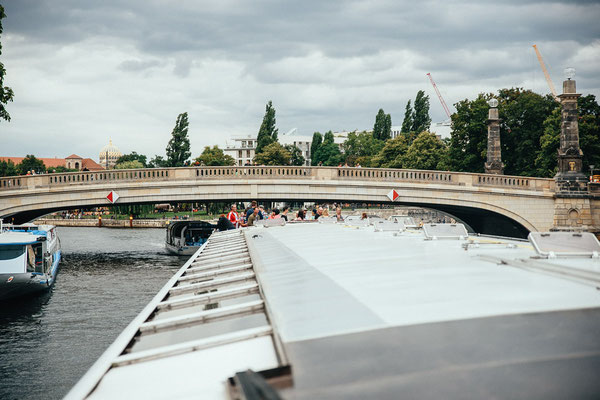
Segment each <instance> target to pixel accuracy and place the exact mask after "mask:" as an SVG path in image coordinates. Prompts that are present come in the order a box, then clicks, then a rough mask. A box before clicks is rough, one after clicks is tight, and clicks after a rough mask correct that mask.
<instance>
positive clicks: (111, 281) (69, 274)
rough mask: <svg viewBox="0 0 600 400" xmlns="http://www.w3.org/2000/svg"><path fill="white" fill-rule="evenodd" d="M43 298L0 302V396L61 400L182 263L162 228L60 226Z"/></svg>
mask: <svg viewBox="0 0 600 400" xmlns="http://www.w3.org/2000/svg"><path fill="white" fill-rule="evenodd" d="M57 229H58V234H59V237H60V240H61V244H62V250H63V257H64V259H63V261H62V262H61V267H60V272H59V274H58V279H57V281H56V283H55V285H54V286H53V287H52V288H51V290H50V291H49V292H48V293H47V294H44V295H41V296H37V297H33V298H24V299H20V300H18V301H14V302H11V303H4V304H3V303H0V399H2V400H12V399H19V400H20V399H60V398H62V397H63V396H64V395H66V394H67V392H68V391H69V389H70V388H71V387H72V386H73V385H74V384H75V383H76V382H77V381H78V380H79V378H81V376H82V375H83V374H84V373H85V372H86V371H87V370H88V369H89V367H90V366H91V365H92V364H93V363H94V362H95V361H96V359H97V358H98V357H99V356H100V355H101V354H102V353H103V352H104V350H106V348H107V347H108V346H109V345H110V344H111V343H112V342H113V341H114V340H115V338H116V337H117V336H118V335H119V333H121V331H122V330H123V329H124V328H125V327H126V326H127V324H129V322H131V320H132V319H133V318H134V317H135V316H136V315H137V314H138V313H139V312H140V311H141V310H142V309H143V308H144V306H145V305H146V304H147V303H148V302H149V301H150V300H151V299H152V298H153V297H154V295H155V294H156V293H157V292H158V290H159V289H160V288H161V287H162V286H164V284H165V283H166V282H167V281H168V280H169V278H170V277H171V276H172V275H173V274H174V273H175V272H176V271H177V270H178V269H179V268H180V267H181V266H182V265H183V264H184V263H185V261H186V258H182V257H176V256H170V255H167V253H166V252H165V249H164V237H165V230H164V229H110V228H67V227H60V228H57Z"/></svg>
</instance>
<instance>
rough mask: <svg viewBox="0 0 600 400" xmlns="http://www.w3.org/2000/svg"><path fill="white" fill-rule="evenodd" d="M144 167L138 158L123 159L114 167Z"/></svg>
mask: <svg viewBox="0 0 600 400" xmlns="http://www.w3.org/2000/svg"><path fill="white" fill-rule="evenodd" d="M139 168H144V164H142V163H141V162H140V161H139V160H132V161H123V162H120V163H117V164H115V169H139Z"/></svg>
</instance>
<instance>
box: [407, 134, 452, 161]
mask: <svg viewBox="0 0 600 400" xmlns="http://www.w3.org/2000/svg"><path fill="white" fill-rule="evenodd" d="M445 153H446V146H445V144H444V142H442V141H441V140H440V139H438V138H437V136H435V135H434V134H433V133H430V132H427V131H423V132H421V133H419V135H418V136H417V138H416V139H415V140H413V142H412V144H411V145H410V146H409V147H408V150H406V153H405V154H404V156H402V167H403V168H409V169H429V170H436V169H443V166H442V165H441V164H442V163H443V161H445V156H444V155H445Z"/></svg>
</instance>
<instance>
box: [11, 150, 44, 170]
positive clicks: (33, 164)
mask: <svg viewBox="0 0 600 400" xmlns="http://www.w3.org/2000/svg"><path fill="white" fill-rule="evenodd" d="M16 167H17V171H19V174H21V175H27V173H28V172H30V171H35V173H36V174H41V173H44V172H46V166H45V165H44V162H43V161H42V160H40V159H37V158H35V156H34V155H32V154H27V156H26V157H25V158H24V159H23V161H21V162H20V163H19V164H17V166H16Z"/></svg>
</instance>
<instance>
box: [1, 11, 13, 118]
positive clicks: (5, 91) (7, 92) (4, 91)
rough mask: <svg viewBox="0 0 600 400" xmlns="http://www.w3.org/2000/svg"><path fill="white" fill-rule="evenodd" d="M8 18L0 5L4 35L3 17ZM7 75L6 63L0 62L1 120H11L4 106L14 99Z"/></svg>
mask: <svg viewBox="0 0 600 400" xmlns="http://www.w3.org/2000/svg"><path fill="white" fill-rule="evenodd" d="M3 18H6V14H5V13H4V7H2V5H0V35H2V19H3ZM0 55H2V43H0ZM5 75H6V69H5V68H4V64H2V63H1V62H0V121H2V120H5V121H10V114H9V113H8V111H6V108H5V107H4V106H5V104H7V103H8V102H9V101H13V96H14V92H13V90H12V89H11V88H9V87H8V86H4V76H5Z"/></svg>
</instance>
